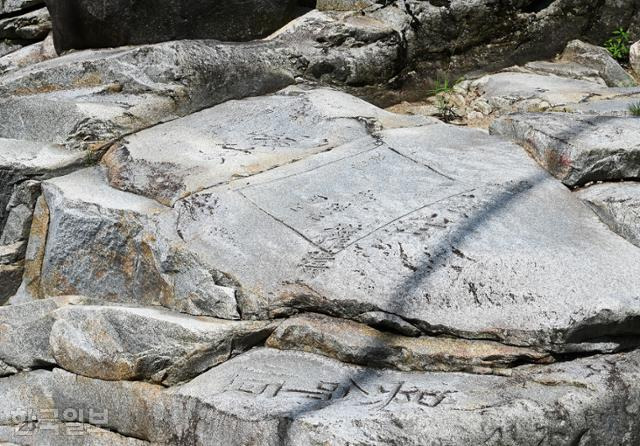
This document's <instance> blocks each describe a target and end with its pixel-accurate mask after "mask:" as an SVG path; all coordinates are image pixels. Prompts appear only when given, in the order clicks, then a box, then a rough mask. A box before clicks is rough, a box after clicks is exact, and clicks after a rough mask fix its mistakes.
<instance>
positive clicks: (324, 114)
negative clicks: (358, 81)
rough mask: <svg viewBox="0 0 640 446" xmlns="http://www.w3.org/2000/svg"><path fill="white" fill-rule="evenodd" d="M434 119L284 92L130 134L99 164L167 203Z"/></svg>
mask: <svg viewBox="0 0 640 446" xmlns="http://www.w3.org/2000/svg"><path fill="white" fill-rule="evenodd" d="M433 122H437V121H435V120H429V119H428V118H420V117H412V116H406V115H394V114H392V113H389V112H386V111H384V110H381V109H379V108H377V107H375V106H373V105H371V104H368V103H366V102H364V101H362V100H360V99H357V98H355V97H353V96H350V95H347V94H345V93H340V92H338V91H334V90H329V89H313V90H305V89H301V88H298V87H290V88H288V89H285V90H282V91H280V92H278V93H277V94H275V95H272V96H262V97H258V98H250V99H244V100H241V101H229V102H226V103H224V104H221V105H218V106H216V107H213V108H210V109H207V110H204V111H202V112H199V113H195V114H193V115H190V116H188V117H185V118H182V119H177V120H175V121H172V122H169V123H166V124H162V125H159V126H156V127H153V128H151V129H148V130H145V131H142V132H140V133H137V134H135V135H131V136H128V137H126V139H125V140H124V141H122V142H120V143H118V144H115V145H114V146H113V147H112V148H111V149H110V150H109V152H108V153H107V154H106V156H105V157H104V158H103V164H105V165H106V166H107V168H108V176H109V181H110V183H111V185H112V186H114V187H116V188H118V189H121V190H126V191H129V192H133V193H137V194H140V195H144V196H147V197H149V198H153V199H155V200H157V201H159V202H161V203H163V204H165V205H168V206H172V205H174V204H175V202H176V201H177V200H179V199H181V198H184V197H185V196H188V195H190V194H192V193H194V192H199V191H201V190H203V189H206V188H208V187H211V186H214V185H217V184H221V183H226V182H229V181H230V180H232V179H235V178H240V177H246V176H251V175H255V174H256V173H260V172H262V171H266V170H269V169H272V168H274V167H277V166H280V165H284V164H287V163H290V162H294V161H297V160H300V159H303V158H306V157H308V156H311V155H313V154H315V153H319V152H323V151H327V150H331V149H333V148H334V147H336V146H339V145H342V144H344V143H347V142H349V141H353V140H356V139H360V138H363V137H365V136H368V135H370V134H375V132H378V131H380V130H384V129H388V128H397V127H413V126H418V125H425V124H429V123H433Z"/></svg>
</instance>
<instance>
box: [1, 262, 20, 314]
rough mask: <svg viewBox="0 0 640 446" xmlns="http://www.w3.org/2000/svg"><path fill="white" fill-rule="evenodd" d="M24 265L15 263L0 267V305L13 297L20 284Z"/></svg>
mask: <svg viewBox="0 0 640 446" xmlns="http://www.w3.org/2000/svg"><path fill="white" fill-rule="evenodd" d="M23 271H24V265H23V264H22V263H20V262H15V263H13V264H11V265H0V305H3V304H4V303H5V302H6V301H7V300H9V298H10V297H11V296H13V295H14V294H15V293H16V291H18V288H19V287H20V284H21V283H22V273H23Z"/></svg>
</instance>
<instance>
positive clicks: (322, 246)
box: [176, 125, 640, 351]
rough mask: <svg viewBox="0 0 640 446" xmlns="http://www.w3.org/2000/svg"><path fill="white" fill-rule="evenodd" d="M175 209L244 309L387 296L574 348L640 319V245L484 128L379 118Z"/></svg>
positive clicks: (443, 319)
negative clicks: (395, 125)
mask: <svg viewBox="0 0 640 446" xmlns="http://www.w3.org/2000/svg"><path fill="white" fill-rule="evenodd" d="M452 159H455V160H456V162H452ZM283 190H284V191H287V193H286V194H283V193H282V191H283ZM176 212H178V214H179V215H180V218H179V219H178V226H177V230H178V231H179V233H180V236H181V238H182V240H183V241H184V242H185V244H186V246H187V247H188V249H189V250H191V251H192V252H195V253H197V254H198V255H199V257H200V258H201V259H202V260H203V261H204V262H206V263H207V264H209V265H211V268H212V269H213V270H216V271H219V272H220V273H222V274H224V275H226V276H228V277H232V278H233V279H234V282H235V285H234V288H235V289H236V291H237V294H238V295H239V296H244V299H243V300H242V301H241V302H242V304H241V305H242V308H243V315H245V316H246V315H249V314H256V315H261V314H262V315H264V311H265V307H264V306H265V305H267V306H268V309H269V314H270V315H271V316H272V317H273V316H275V315H283V314H291V313H292V312H294V311H301V310H305V311H314V312H322V313H328V314H330V315H333V316H340V317H344V318H352V319H355V318H358V317H359V315H361V314H362V313H368V312H371V311H381V312H386V313H390V314H392V315H395V316H399V317H401V318H403V319H405V321H407V322H409V323H411V324H412V325H414V326H416V327H418V328H419V329H420V330H421V331H422V332H423V333H424V334H449V335H453V336H456V337H465V338H472V339H491V340H500V341H503V342H505V343H508V344H512V345H521V346H542V347H544V348H546V349H548V350H551V351H575V350H576V349H587V350H592V349H593V350H600V349H605V350H609V349H610V347H609V346H606V345H603V344H602V343H601V341H602V339H603V337H606V336H607V333H608V334H613V333H620V334H621V333H623V332H625V333H628V332H629V330H631V331H634V330H635V329H634V328H632V327H635V326H636V325H635V324H636V322H635V321H637V318H638V315H639V312H640V295H639V294H638V291H637V289H638V287H640V283H638V284H637V285H634V284H632V283H631V282H629V281H630V280H631V281H635V280H636V279H635V278H636V277H638V278H639V279H638V280H640V270H639V271H638V274H636V273H635V272H633V273H631V272H630V270H629V268H632V269H634V268H640V251H638V250H637V248H635V247H634V246H632V245H630V244H629V243H627V242H626V241H624V240H623V239H621V238H619V237H618V236H617V235H615V234H613V233H612V232H611V231H610V230H609V228H608V227H607V226H605V225H604V224H603V223H601V222H600V221H599V220H598V219H597V218H596V216H595V215H594V214H593V213H592V212H591V211H590V210H589V209H587V208H586V207H585V206H584V205H583V204H582V203H581V202H580V201H579V200H577V199H576V198H575V197H573V196H572V195H571V192H570V191H568V190H567V189H566V188H565V187H564V186H563V185H562V184H560V183H559V182H557V181H556V180H555V179H553V178H552V177H550V176H549V175H547V174H546V172H544V171H543V170H542V169H541V168H540V167H538V166H537V165H536V164H535V162H534V161H533V160H531V159H530V158H529V157H528V156H527V154H526V153H525V152H524V151H523V150H522V149H521V148H520V147H518V146H517V145H514V144H512V143H508V142H506V141H504V140H501V139H499V138H495V137H491V136H488V135H486V134H485V133H483V132H481V131H476V130H469V129H460V128H456V127H453V126H445V125H433V126H423V127H417V128H408V129H396V130H387V131H383V132H381V133H380V135H379V136H378V140H377V143H376V144H373V145H372V144H370V142H369V141H368V140H366V139H365V140H362V141H359V142H354V143H351V144H347V145H345V146H342V147H339V148H336V149H334V150H332V151H331V152H326V153H322V154H317V155H315V156H313V157H310V158H307V159H305V160H302V161H300V162H298V163H294V164H289V165H286V166H282V167H280V168H277V169H273V170H271V171H268V172H265V173H262V174H259V175H255V176H252V177H250V178H245V179H241V180H237V181H235V182H231V183H229V184H226V185H221V186H218V187H214V188H211V189H208V190H205V191H203V192H200V193H197V194H194V195H192V196H190V197H188V198H186V199H185V200H182V201H180V202H178V203H177V205H176ZM584 234H589V236H588V237H585V236H584ZM623 338H624V336H622V337H620V338H618V339H619V340H620V341H622V342H623V343H624V342H625V341H624V340H623ZM607 345H608V344H607Z"/></svg>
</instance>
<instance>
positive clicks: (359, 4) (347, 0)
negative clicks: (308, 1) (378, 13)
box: [316, 0, 376, 11]
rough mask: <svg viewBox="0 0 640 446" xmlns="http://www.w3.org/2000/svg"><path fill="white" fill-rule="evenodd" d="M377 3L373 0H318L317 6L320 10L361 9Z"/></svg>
mask: <svg viewBox="0 0 640 446" xmlns="http://www.w3.org/2000/svg"><path fill="white" fill-rule="evenodd" d="M375 5H376V3H375V2H374V1H372V0H318V1H317V2H316V8H317V9H318V10H319V11H361V10H364V9H367V8H370V7H372V6H375Z"/></svg>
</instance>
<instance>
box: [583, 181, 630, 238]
mask: <svg viewBox="0 0 640 446" xmlns="http://www.w3.org/2000/svg"><path fill="white" fill-rule="evenodd" d="M576 194H577V196H578V198H580V199H581V200H583V201H584V202H586V203H587V204H588V205H589V206H590V207H591V208H592V209H593V210H594V211H595V213H596V214H598V216H599V217H600V218H601V219H602V221H604V222H605V223H606V224H607V225H608V226H609V227H610V228H611V230H612V231H614V232H616V233H618V234H620V236H622V237H624V238H626V239H627V240H629V241H630V242H631V243H633V244H634V245H636V246H638V247H640V183H604V184H596V185H593V186H590V187H588V188H586V189H582V190H580V191H578V192H576Z"/></svg>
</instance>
